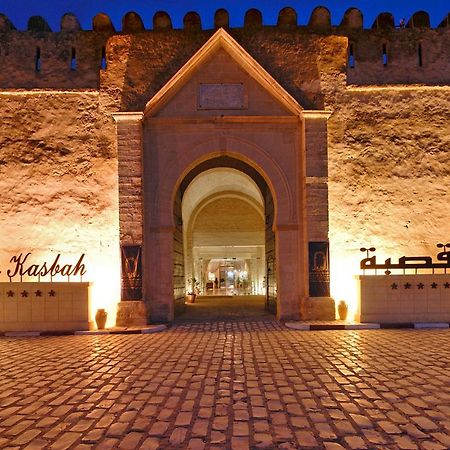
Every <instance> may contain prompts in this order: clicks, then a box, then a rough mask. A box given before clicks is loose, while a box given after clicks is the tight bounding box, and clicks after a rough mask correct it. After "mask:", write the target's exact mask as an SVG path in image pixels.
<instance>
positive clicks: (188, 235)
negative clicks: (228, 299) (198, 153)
mask: <svg viewBox="0 0 450 450" xmlns="http://www.w3.org/2000/svg"><path fill="white" fill-rule="evenodd" d="M273 206H274V202H273V197H272V193H271V191H270V188H269V187H268V186H267V183H266V182H265V180H264V178H263V177H261V176H260V174H259V173H258V172H257V171H255V170H254V168H252V167H251V166H249V165H248V164H246V163H244V162H242V161H239V160H237V159H235V158H230V157H226V156H222V157H216V158H212V159H209V160H207V161H205V162H203V163H201V164H199V165H198V166H196V167H194V168H193V169H192V170H191V171H190V172H189V173H188V174H187V175H186V176H185V178H184V179H183V181H182V182H181V183H180V186H179V188H178V191H177V194H176V195H175V201H174V224H175V232H174V241H173V285H174V302H175V304H174V307H175V315H176V314H177V312H178V313H181V312H183V310H184V291H183V288H184V283H185V279H190V278H191V277H195V278H196V279H197V280H198V281H199V282H200V290H201V292H202V293H203V294H208V293H209V294H214V295H216V294H217V295H218V296H219V297H220V296H222V295H223V294H224V295H227V296H228V295H239V294H245V295H260V296H262V295H264V296H265V297H266V299H265V302H264V301H263V300H262V297H261V300H260V301H261V309H262V310H264V306H265V309H267V310H270V311H271V312H273V313H274V312H275V311H276V291H277V289H276V264H275V261H276V256H275V234H274V232H273V222H274V207H273ZM219 262H221V263H222V266H223V265H230V264H231V266H233V267H234V265H236V264H238V266H237V267H239V268H240V269H241V270H239V274H240V275H239V276H244V278H245V280H241V282H240V283H238V285H237V286H235V280H234V275H232V276H231V277H232V279H233V281H231V282H230V284H231V288H230V289H229V288H228V287H229V284H228V282H227V277H226V276H224V275H223V272H222V275H219V268H218V267H217V265H218V264H219ZM266 262H269V263H270V265H271V267H272V270H271V271H270V272H269V274H267V267H268V266H267V264H266ZM241 265H243V266H245V270H244V269H243V267H240V266H241ZM207 267H211V270H213V268H214V271H215V276H214V278H215V283H216V284H215V286H214V284H213V283H212V280H210V281H211V283H210V286H209V288H208V280H207V279H206V277H207V271H206V268H207ZM230 268H231V267H230ZM234 272H237V271H236V269H235V270H234ZM183 273H184V275H185V277H184V278H183V277H182V276H181V274H183ZM212 273H213V272H210V273H209V275H211V274H212ZM242 274H244V275H242ZM222 277H223V278H222ZM208 291H211V292H208ZM210 300H211V299H210ZM249 300H250V299H249ZM252 301H253V300H252ZM209 303H210V304H211V301H209ZM264 304H265V305H264Z"/></svg>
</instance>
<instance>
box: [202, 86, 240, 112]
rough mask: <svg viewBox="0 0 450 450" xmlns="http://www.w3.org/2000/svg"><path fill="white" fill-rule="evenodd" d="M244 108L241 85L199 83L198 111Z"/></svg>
mask: <svg viewBox="0 0 450 450" xmlns="http://www.w3.org/2000/svg"><path fill="white" fill-rule="evenodd" d="M245 107H246V106H245V95H244V85H243V83H201V84H200V86H199V93H198V108H199V109H243V108H245Z"/></svg>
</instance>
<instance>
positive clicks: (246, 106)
mask: <svg viewBox="0 0 450 450" xmlns="http://www.w3.org/2000/svg"><path fill="white" fill-rule="evenodd" d="M194 110H195V111H196V112H200V111H201V112H202V113H203V114H205V113H206V112H207V111H208V112H210V113H214V111H216V112H217V113H219V114H221V113H226V112H227V111H233V113H234V114H236V113H239V114H241V115H248V114H249V115H255V114H256V111H258V115H295V116H299V115H301V114H302V111H303V108H302V107H301V106H300V105H299V104H298V102H297V101H296V100H295V99H294V98H293V97H292V96H291V95H290V94H289V93H288V92H287V91H286V90H285V89H284V88H283V87H282V86H281V85H280V84H279V83H278V82H277V81H276V80H275V79H274V78H273V77H272V76H271V75H270V74H269V73H268V72H267V71H266V70H265V69H264V68H263V67H261V65H260V64H259V63H258V62H257V61H255V59H254V58H252V57H251V56H250V55H249V54H248V53H247V52H246V51H245V50H244V48H242V47H241V46H240V45H239V44H238V43H237V42H236V41H235V40H234V39H233V38H232V37H231V36H230V35H229V34H228V33H227V32H226V31H225V30H224V29H222V28H221V29H219V30H218V31H216V32H215V33H214V35H213V36H212V37H211V38H210V39H209V40H208V41H207V42H206V43H205V44H204V45H203V46H202V47H201V48H200V50H198V51H197V52H196V53H195V54H194V55H193V56H192V57H191V59H190V60H189V61H188V62H187V63H186V64H185V65H184V66H183V67H182V68H181V69H180V70H179V71H178V72H177V73H176V74H175V75H174V76H173V77H172V78H171V79H170V80H169V81H168V82H167V83H166V85H165V86H164V87H163V88H162V89H161V90H160V91H159V92H158V93H157V94H156V95H155V96H154V97H153V98H152V99H151V100H150V101H149V102H148V103H147V105H146V107H145V110H144V115H150V116H155V115H174V114H175V112H176V115H190V113H192V112H194Z"/></svg>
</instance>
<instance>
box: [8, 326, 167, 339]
mask: <svg viewBox="0 0 450 450" xmlns="http://www.w3.org/2000/svg"><path fill="white" fill-rule="evenodd" d="M165 330H167V325H164V324H160V325H147V326H146V327H144V328H120V327H115V328H109V329H106V330H90V331H84V330H80V331H76V330H74V331H66V330H63V331H6V332H3V333H0V336H4V337H39V336H72V335H75V336H85V335H103V334H106V335H111V334H151V333H160V332H161V331H165Z"/></svg>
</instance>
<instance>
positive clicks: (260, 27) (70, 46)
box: [0, 6, 450, 89]
mask: <svg viewBox="0 0 450 450" xmlns="http://www.w3.org/2000/svg"><path fill="white" fill-rule="evenodd" d="M145 19H147V18H145ZM151 22H152V26H151V28H146V26H145V23H146V20H145V21H144V20H143V18H142V17H141V16H140V15H139V14H138V13H136V12H134V11H130V12H128V13H126V14H125V15H124V16H123V17H122V20H121V24H120V30H118V29H116V28H115V26H114V24H113V22H112V20H111V18H110V17H109V16H108V15H107V14H105V13H98V14H97V15H95V16H94V17H93V18H92V25H91V27H90V29H89V30H82V27H81V24H80V21H79V20H78V18H77V17H76V16H75V15H74V14H72V13H67V14H64V15H63V16H62V18H61V21H60V27H59V28H60V29H59V30H58V31H52V30H51V28H50V26H49V24H48V23H47V21H46V20H45V19H44V18H43V17H41V16H32V17H30V18H29V20H28V24H27V30H26V31H20V30H17V29H16V28H15V26H14V24H13V23H12V22H11V21H10V20H9V19H8V17H6V16H5V15H3V14H0V64H1V66H2V71H1V72H0V88H73V89H77V88H93V89H97V88H98V87H99V83H100V79H101V70H106V69H107V63H108V58H110V57H111V55H108V51H109V50H108V41H109V39H110V38H111V36H123V37H124V39H128V38H127V36H128V37H129V38H131V37H132V36H139V35H143V34H145V33H147V34H148V33H157V35H158V38H159V39H160V40H161V42H163V41H164V40H167V39H168V40H170V39H171V35H173V34H176V35H177V36H179V35H180V33H181V34H182V35H183V39H185V40H188V41H197V40H200V41H201V40H202V39H203V38H202V36H204V39H203V40H206V39H207V38H208V37H209V36H210V34H211V31H212V30H207V29H204V27H203V25H202V18H201V16H200V15H199V14H198V13H197V12H195V11H189V12H187V13H186V14H185V15H184V18H183V21H182V27H181V28H178V29H177V28H176V27H174V25H173V22H172V19H171V17H170V15H169V14H168V13H167V12H165V11H158V12H156V13H155V14H154V15H153V17H152V21H151ZM334 23H335V21H333V20H332V17H331V13H330V11H329V10H328V9H327V8H325V7H323V6H319V7H317V8H315V9H314V10H313V11H312V13H311V15H310V17H309V20H307V24H306V25H299V15H298V13H297V11H296V10H295V9H293V8H291V7H285V8H283V9H281V10H280V11H279V14H278V18H277V22H276V24H265V23H264V17H263V14H262V13H261V11H260V10H258V9H255V8H252V9H249V10H248V11H247V12H246V13H245V15H244V18H243V26H241V27H232V28H231V29H230V15H229V13H228V11H227V10H226V9H223V8H221V9H218V10H217V11H216V12H215V14H214V24H213V27H214V29H218V28H225V29H228V30H229V31H230V32H231V33H232V34H233V35H235V37H236V39H238V40H239V36H240V35H242V36H247V37H248V36H249V35H252V34H266V35H267V39H269V38H270V36H273V35H274V33H275V34H277V35H280V33H281V35H282V36H283V40H284V42H285V45H288V46H289V45H292V46H295V45H296V44H295V42H296V40H297V39H300V38H301V37H302V36H308V37H311V36H314V35H318V36H322V37H323V36H331V35H336V36H344V37H346V38H347V39H348V41H347V42H348V48H347V53H348V61H347V67H344V68H343V70H344V71H346V73H347V83H348V84H356V85H358V84H362V85H368V84H375V85H377V84H390V83H419V84H450V14H449V15H447V16H446V17H445V18H444V19H443V20H442V21H441V22H440V24H439V26H438V27H436V28H431V27H430V17H429V14H428V13H427V12H424V11H419V12H416V13H414V14H413V15H412V16H411V17H410V18H407V19H406V18H405V19H402V20H395V18H394V17H393V15H392V14H391V13H389V12H383V13H381V14H379V15H378V16H377V18H376V19H375V20H374V22H373V24H372V26H371V27H370V28H364V22H363V14H362V12H361V11H360V10H359V9H356V8H349V9H348V10H347V11H346V12H345V13H344V15H343V17H342V19H341V20H340V22H339V24H338V25H336V24H334ZM133 39H134V38H133ZM177 39H178V38H177ZM112 59H114V58H112ZM99 74H100V75H99Z"/></svg>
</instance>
